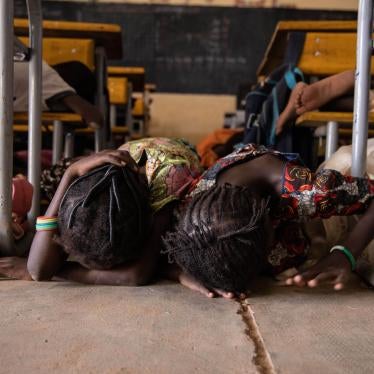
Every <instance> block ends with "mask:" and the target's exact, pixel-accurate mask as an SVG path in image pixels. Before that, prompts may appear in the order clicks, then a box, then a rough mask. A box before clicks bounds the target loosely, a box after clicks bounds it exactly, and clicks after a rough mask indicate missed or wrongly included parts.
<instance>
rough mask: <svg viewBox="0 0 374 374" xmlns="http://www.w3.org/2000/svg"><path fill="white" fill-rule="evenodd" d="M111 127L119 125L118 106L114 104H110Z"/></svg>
mask: <svg viewBox="0 0 374 374" xmlns="http://www.w3.org/2000/svg"><path fill="white" fill-rule="evenodd" d="M109 119H110V128H113V127H116V125H117V107H116V106H115V105H114V104H111V105H110V113H109Z"/></svg>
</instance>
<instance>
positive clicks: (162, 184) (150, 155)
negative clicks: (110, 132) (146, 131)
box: [119, 138, 202, 211]
mask: <svg viewBox="0 0 374 374" xmlns="http://www.w3.org/2000/svg"><path fill="white" fill-rule="evenodd" d="M119 149H122V150H126V151H128V152H129V153H130V155H131V156H132V158H133V159H134V160H135V161H136V162H137V163H138V164H139V163H142V162H143V160H144V165H145V170H146V176H147V180H148V185H149V188H150V204H151V207H152V209H153V210H154V211H157V210H159V209H161V208H162V207H163V206H165V205H166V204H168V203H170V202H171V201H174V200H180V199H181V198H183V197H184V195H185V194H186V193H187V191H188V190H189V188H190V185H191V184H192V183H193V181H194V180H195V179H196V178H197V177H198V176H200V175H201V173H202V168H201V166H200V161H199V157H198V155H197V153H196V151H195V149H194V148H193V147H192V146H191V145H190V144H189V143H188V142H186V141H185V140H182V139H169V138H145V139H141V140H135V141H131V142H128V143H125V144H124V145H123V146H121V147H120V148H119Z"/></svg>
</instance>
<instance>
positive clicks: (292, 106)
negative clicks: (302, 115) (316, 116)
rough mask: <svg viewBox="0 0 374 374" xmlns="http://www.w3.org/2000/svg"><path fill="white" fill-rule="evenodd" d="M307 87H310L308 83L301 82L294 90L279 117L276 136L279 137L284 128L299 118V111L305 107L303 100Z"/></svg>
mask: <svg viewBox="0 0 374 374" xmlns="http://www.w3.org/2000/svg"><path fill="white" fill-rule="evenodd" d="M306 87H308V85H307V84H306V83H304V82H299V83H297V84H296V86H295V87H294V89H293V90H292V92H291V94H290V98H289V100H288V103H287V105H286V107H285V108H284V110H283V112H282V113H281V114H280V115H279V118H278V121H277V124H276V128H275V133H276V135H279V134H280V133H281V132H282V131H283V129H284V127H285V126H286V124H287V123H288V122H289V121H290V120H292V119H295V118H296V117H297V115H298V113H297V111H298V110H300V108H301V107H302V105H303V104H302V101H301V98H302V96H303V93H304V90H305V88H306Z"/></svg>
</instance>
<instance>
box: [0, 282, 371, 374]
mask: <svg viewBox="0 0 374 374" xmlns="http://www.w3.org/2000/svg"><path fill="white" fill-rule="evenodd" d="M257 289H258V291H257V292H256V293H254V294H253V295H252V296H251V297H250V298H249V299H247V300H245V301H243V302H241V303H239V302H235V301H228V300H223V299H213V300H211V299H207V298H205V297H203V296H201V295H199V294H197V293H194V292H191V291H189V290H187V289H185V288H183V287H182V286H179V285H176V284H156V285H153V286H150V287H141V288H126V287H100V286H95V287H91V286H84V285H76V284H70V283H52V282H51V283H43V284H36V283H33V282H23V281H12V280H1V281H0V302H1V308H0V332H1V334H0V337H1V338H0V342H1V349H0V363H1V364H0V373H24V372H27V373H51V372H53V373H126V374H127V373H131V374H132V373H134V374H138V373H139V374H140V373H141V374H143V373H144V374H147V373H152V374H154V373H157V374H159V373H160V374H163V373H165V374H169V373H173V374H179V373H204V374H210V373H214V374H217V373H218V374H220V373H222V374H228V373H230V374H236V373H238V374H239V373H249V374H251V373H274V372H276V373H287V374H293V373H303V374H309V373H311V374H314V373H321V374H325V373H328V374H329V373H339V374H341V373H349V374H355V373H360V374H361V373H372V372H374V333H373V331H374V312H373V311H374V298H373V294H372V291H369V290H367V289H362V288H359V287H357V286H356V287H354V288H353V289H348V290H347V291H344V292H343V293H339V294H334V293H331V292H329V291H323V290H322V291H321V290H320V291H317V292H316V291H313V292H310V290H309V291H304V290H299V289H292V288H291V289H290V288H287V289H285V288H281V287H275V286H274V285H270V284H269V282H262V283H261V284H260V285H259V286H258V288H257Z"/></svg>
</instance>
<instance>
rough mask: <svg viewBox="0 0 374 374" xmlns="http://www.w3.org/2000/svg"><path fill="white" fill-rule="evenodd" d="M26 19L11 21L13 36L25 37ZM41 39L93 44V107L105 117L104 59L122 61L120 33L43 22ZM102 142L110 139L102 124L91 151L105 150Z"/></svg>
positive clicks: (118, 28)
mask: <svg viewBox="0 0 374 374" xmlns="http://www.w3.org/2000/svg"><path fill="white" fill-rule="evenodd" d="M28 25H29V22H28V20H27V19H15V20H14V32H15V34H16V35H17V36H27V35H28V32H29V30H28ZM43 36H44V37H60V38H73V39H74V38H80V39H92V40H94V42H95V72H96V80H97V105H98V107H99V108H100V110H101V112H102V113H106V112H107V110H109V109H108V108H107V102H106V96H105V91H106V82H107V71H106V66H107V58H109V59H120V58H122V30H121V26H119V25H115V24H101V23H87V22H70V21H50V20H45V21H43ZM106 139H110V126H109V123H105V124H104V126H103V128H102V129H100V130H99V132H98V136H97V140H96V142H95V150H96V151H98V150H100V149H102V148H105V146H106V144H105V143H106Z"/></svg>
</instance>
